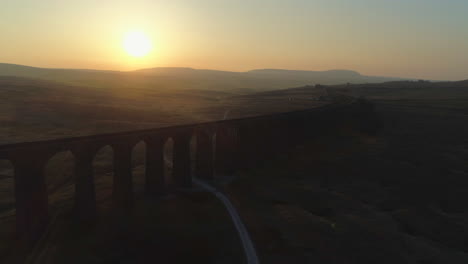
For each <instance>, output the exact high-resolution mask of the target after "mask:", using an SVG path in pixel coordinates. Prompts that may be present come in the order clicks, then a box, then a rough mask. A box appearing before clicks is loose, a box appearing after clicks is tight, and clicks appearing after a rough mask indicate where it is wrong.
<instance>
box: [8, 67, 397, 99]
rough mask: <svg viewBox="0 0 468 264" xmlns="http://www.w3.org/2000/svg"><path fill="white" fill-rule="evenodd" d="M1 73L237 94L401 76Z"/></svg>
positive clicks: (189, 71)
mask: <svg viewBox="0 0 468 264" xmlns="http://www.w3.org/2000/svg"><path fill="white" fill-rule="evenodd" d="M0 76H17V77H24V78H36V79H43V80H48V81H55V82H62V83H65V84H71V85H79V86H88V87H95V88H125V89H128V88H144V89H158V90H160V91H164V90H171V91H172V90H176V89H182V90H192V89H196V90H211V91H213V90H216V91H227V92H235V93H240V94H245V93H250V92H258V91H268V90H276V89H284V88H287V87H298V86H303V85H314V84H327V85H335V84H345V83H379V82H386V81H396V80H403V79H400V78H388V77H375V76H364V75H361V74H359V73H358V72H355V71H348V70H331V71H293V70H279V69H261V70H252V71H248V72H228V71H216V70H199V69H191V68H169V67H165V68H151V69H141V70H136V71H128V72H121V71H101V70H86V69H47V68H36V67H29V66H22V65H15V64H5V63H0Z"/></svg>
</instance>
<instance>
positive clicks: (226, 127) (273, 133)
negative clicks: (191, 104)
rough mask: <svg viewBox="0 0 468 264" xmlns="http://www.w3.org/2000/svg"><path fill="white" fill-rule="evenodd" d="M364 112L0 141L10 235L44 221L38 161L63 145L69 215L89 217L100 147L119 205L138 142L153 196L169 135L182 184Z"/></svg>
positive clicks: (159, 187) (28, 236) (251, 162)
mask: <svg viewBox="0 0 468 264" xmlns="http://www.w3.org/2000/svg"><path fill="white" fill-rule="evenodd" d="M372 117H373V108H372V105H371V104H370V103H368V102H366V101H363V100H357V101H354V102H353V103H349V104H342V105H333V104H332V105H328V106H324V107H320V108H314V109H308V110H303V111H296V112H288V113H279V114H272V115H266V116H257V117H248V118H242V119H233V120H224V121H215V122H207V123H199V124H191V125H180V126H173V127H166V128H157V129H149V130H139V131H130V132H123V133H113V134H101V135H94V136H84V137H74V138H65V139H57V140H48V141H38V142H28V143H18V144H10V145H3V146H0V159H4V160H9V161H10V162H11V163H12V164H13V167H14V184H15V200H16V204H15V206H16V233H17V237H18V241H20V245H22V246H24V247H26V248H31V247H32V246H33V245H34V243H35V242H36V241H37V240H38V239H39V238H40V237H41V235H42V234H43V232H44V230H45V229H46V227H47V225H48V222H49V209H48V194H47V186H46V181H45V173H44V167H45V164H46V163H47V162H48V160H49V159H50V158H51V157H52V156H54V155H55V154H56V153H58V152H62V151H71V153H72V154H73V156H74V159H75V171H74V177H75V198H74V204H75V206H74V211H75V212H74V215H75V217H76V218H77V220H78V221H82V222H89V221H93V219H95V218H96V215H97V212H96V193H95V186H94V175H93V165H92V161H93V158H94V156H95V154H96V152H97V151H98V150H99V149H101V148H102V147H104V146H111V147H112V149H113V151H114V161H113V164H114V179H113V192H112V204H113V207H115V208H119V210H120V209H121V210H124V211H125V210H127V209H129V208H131V207H132V203H133V191H132V167H131V156H132V149H133V147H134V146H135V145H136V144H137V143H139V142H141V141H144V142H145V143H146V169H145V173H146V174H145V178H146V180H145V190H146V192H147V193H148V194H158V193H161V192H163V191H165V188H166V186H167V185H166V183H165V180H164V176H163V170H164V153H163V146H164V143H165V142H166V141H167V140H168V139H169V138H172V140H173V142H174V147H173V177H174V181H175V185H176V186H177V187H181V188H189V187H191V185H192V176H195V177H198V178H201V179H204V180H206V181H212V180H213V179H214V177H215V171H216V173H229V172H232V171H235V170H237V169H242V168H248V167H252V166H256V165H257V164H259V163H265V162H268V161H269V160H271V158H272V157H273V156H274V155H277V154H281V153H285V152H286V151H287V150H288V149H291V148H293V147H294V146H296V145H298V144H301V143H302V142H304V141H305V140H307V139H312V138H314V137H316V136H318V135H320V134H326V133H330V132H331V131H335V130H337V129H344V128H346V127H348V126H356V125H357V126H358V128H361V129H365V128H366V127H368V125H367V124H368V123H369V122H370V121H369V120H371V119H372ZM192 137H195V140H196V142H197V143H196V149H195V150H191V147H190V140H192ZM191 151H195V153H196V154H195V160H196V161H195V168H192V167H191V166H192V162H191V158H190V152H191ZM192 169H193V170H192ZM192 171H194V173H192ZM193 174H195V175H193Z"/></svg>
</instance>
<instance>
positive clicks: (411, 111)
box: [227, 99, 468, 264]
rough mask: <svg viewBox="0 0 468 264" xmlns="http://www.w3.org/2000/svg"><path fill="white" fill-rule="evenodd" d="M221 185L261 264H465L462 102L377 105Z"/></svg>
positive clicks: (467, 137)
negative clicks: (352, 129)
mask: <svg viewBox="0 0 468 264" xmlns="http://www.w3.org/2000/svg"><path fill="white" fill-rule="evenodd" d="M376 105H377V110H378V113H379V115H380V116H381V118H382V120H383V121H384V126H383V130H382V131H381V132H380V133H379V134H378V135H377V136H375V137H370V136H366V135H362V134H353V135H350V134H349V133H345V134H339V133H338V135H335V136H329V137H326V138H318V139H315V140H312V141H310V142H309V143H307V144H304V145H303V146H300V147H298V148H297V149H296V150H295V151H293V152H292V153H289V154H288V155H285V156H284V157H280V158H279V160H275V161H272V162H271V163H267V164H265V165H264V166H263V167H261V168H258V169H254V170H251V171H246V172H242V173H239V174H238V178H237V180H236V181H235V182H234V183H232V184H231V185H230V186H227V190H228V191H229V193H230V195H231V197H232V198H233V199H234V200H235V201H236V202H237V207H238V208H239V209H240V211H241V215H242V216H243V218H244V219H245V220H246V222H247V225H248V226H249V229H250V231H251V232H252V234H253V237H254V240H255V243H256V245H257V247H258V250H259V253H260V256H261V259H262V261H263V262H265V263H361V264H362V263H415V264H416V263H460V264H461V263H467V262H468V247H467V243H466V241H467V240H466V238H467V237H468V209H467V207H466V203H465V201H467V199H468V196H467V193H466V189H467V188H468V134H467V133H466V131H468V100H466V99H453V100H433V99H431V100H408V99H406V100H380V101H376Z"/></svg>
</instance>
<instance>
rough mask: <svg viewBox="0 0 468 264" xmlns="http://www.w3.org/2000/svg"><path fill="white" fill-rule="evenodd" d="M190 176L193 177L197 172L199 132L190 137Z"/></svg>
mask: <svg viewBox="0 0 468 264" xmlns="http://www.w3.org/2000/svg"><path fill="white" fill-rule="evenodd" d="M189 144H190V177H193V176H194V175H195V172H196V167H197V158H198V157H197V146H198V136H197V134H195V133H194V134H192V136H191V137H190V143H189Z"/></svg>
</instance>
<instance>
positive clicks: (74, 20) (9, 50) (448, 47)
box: [0, 0, 468, 80]
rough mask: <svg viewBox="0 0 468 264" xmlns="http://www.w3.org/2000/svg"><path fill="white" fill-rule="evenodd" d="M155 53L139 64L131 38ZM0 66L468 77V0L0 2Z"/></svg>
mask: <svg viewBox="0 0 468 264" xmlns="http://www.w3.org/2000/svg"><path fill="white" fill-rule="evenodd" d="M132 30H139V31H143V32H145V33H146V34H147V35H148V36H149V38H150V39H151V41H152V43H153V45H154V48H153V50H152V51H151V53H150V54H149V55H148V56H146V57H143V58H132V57H131V56H129V55H128V54H127V53H126V52H125V51H124V50H123V48H122V42H123V36H124V35H125V33H126V32H129V31H132ZM0 36H1V37H0V62H8V63H17V64H26V65H32V66H40V67H61V68H96V69H115V70H129V69H136V68H143V67H158V66H185V67H193V68H210V69H220V70H233V71H244V70H250V69H254V68H287V69H304V70H327V69H352V70H357V71H359V72H361V73H363V74H368V75H383V76H398V77H414V78H425V79H451V80H456V79H468V1H467V0H229V1H228V0H170V1H169V0H164V1H162V0H161V1H159V0H131V1H130V0H126V1H123V0H100V1H96V0H79V1H78V0H76V1H74V0H0Z"/></svg>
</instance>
